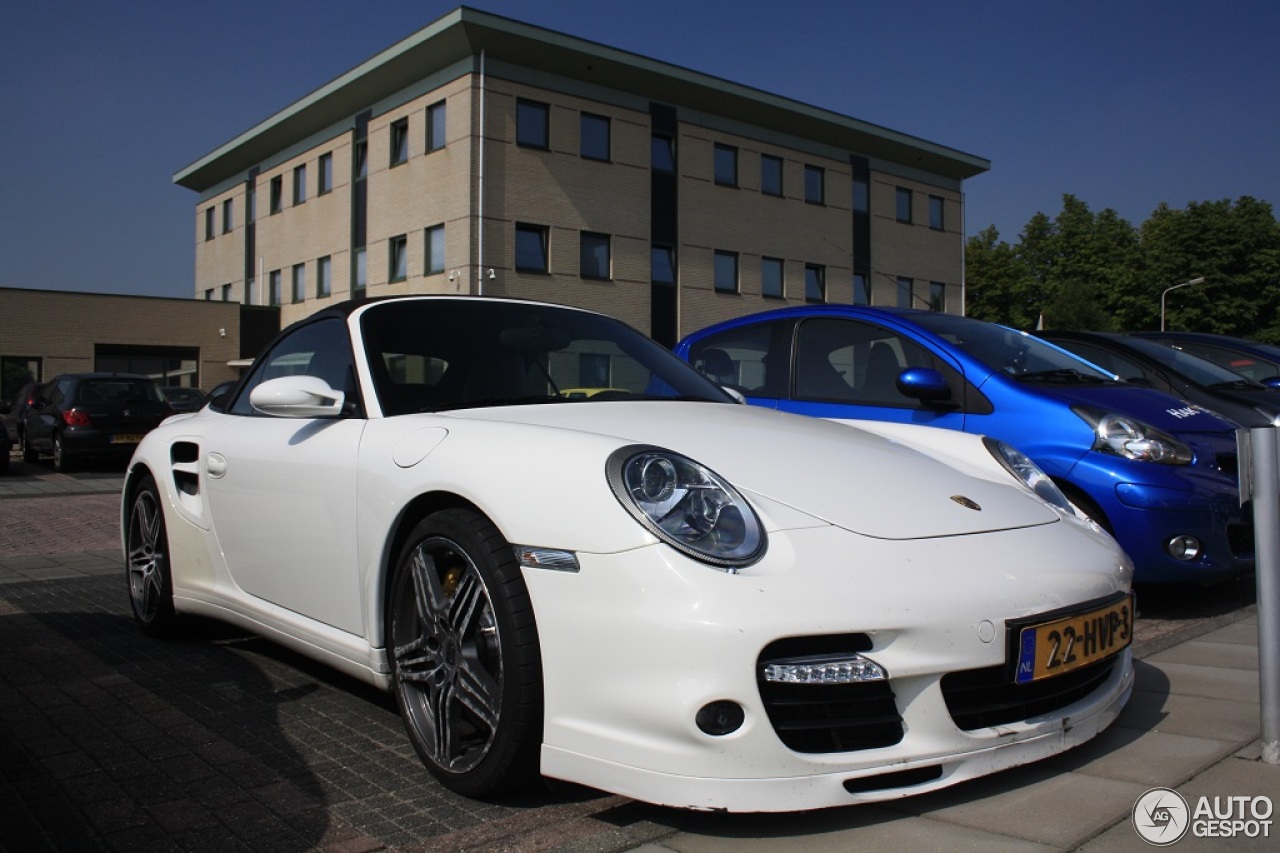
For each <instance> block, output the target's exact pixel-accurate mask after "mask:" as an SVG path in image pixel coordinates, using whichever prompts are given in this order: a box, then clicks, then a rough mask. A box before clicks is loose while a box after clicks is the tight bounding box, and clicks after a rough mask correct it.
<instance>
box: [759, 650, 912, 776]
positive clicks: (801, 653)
mask: <svg viewBox="0 0 1280 853" xmlns="http://www.w3.org/2000/svg"><path fill="white" fill-rule="evenodd" d="M870 649H871V639H870V638H869V637H867V635H865V634H843V635H837V636H821V637H791V638H788V639H786V640H780V641H778V642H776V643H772V644H771V645H769V647H768V648H766V649H765V650H764V653H763V654H761V656H760V660H759V667H758V668H757V672H758V673H760V675H758V676H757V681H758V683H759V687H760V698H761V699H762V700H763V701H764V707H765V711H766V713H767V714H768V715H769V722H770V723H771V724H772V725H773V730H774V732H775V733H776V734H777V735H778V738H779V739H780V740H781V741H782V742H783V744H785V745H786V746H787V747H788V748H790V749H793V750H795V751H796V752H807V753H820V752H853V751H856V750H862V749H876V748H878V747H885V746H893V745H894V744H896V743H899V742H900V741H901V740H902V736H903V728H902V717H901V716H900V715H899V714H898V706H897V703H896V702H895V701H894V698H893V690H892V689H890V687H889V682H888V681H865V682H858V683H854V684H782V683H777V682H772V681H765V679H764V677H763V671H764V667H765V666H766V665H767V664H769V663H773V662H776V661H781V660H788V659H794V658H802V657H809V656H816V655H830V654H853V653H856V652H865V651H869V650H870Z"/></svg>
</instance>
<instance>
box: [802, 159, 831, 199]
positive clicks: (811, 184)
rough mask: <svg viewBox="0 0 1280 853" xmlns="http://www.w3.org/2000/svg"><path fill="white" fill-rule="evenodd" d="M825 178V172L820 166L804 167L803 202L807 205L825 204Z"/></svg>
mask: <svg viewBox="0 0 1280 853" xmlns="http://www.w3.org/2000/svg"><path fill="white" fill-rule="evenodd" d="M825 178H826V170H825V169H823V168H822V167H821V166H805V167H804V200H805V201H807V202H808V203H809V204H826V202H827V193H826V187H825V186H824V185H823V184H824V182H825Z"/></svg>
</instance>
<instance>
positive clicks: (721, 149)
mask: <svg viewBox="0 0 1280 853" xmlns="http://www.w3.org/2000/svg"><path fill="white" fill-rule="evenodd" d="M715 180H716V183H717V184H719V185H720V186H722V187H736V186H737V185H738V149H737V148H734V147H733V146H732V145H720V144H717V145H716V153H715Z"/></svg>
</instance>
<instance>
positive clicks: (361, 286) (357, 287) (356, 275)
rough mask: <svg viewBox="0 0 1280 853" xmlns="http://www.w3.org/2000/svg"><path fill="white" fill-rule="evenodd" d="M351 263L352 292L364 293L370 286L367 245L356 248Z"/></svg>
mask: <svg viewBox="0 0 1280 853" xmlns="http://www.w3.org/2000/svg"><path fill="white" fill-rule="evenodd" d="M352 260H353V263H352V264H351V292H352V293H355V294H362V293H364V292H365V289H366V288H367V287H368V286H369V254H368V252H366V251H365V247H364V246H361V247H360V248H359V249H356V250H355V253H354V257H353V259H352Z"/></svg>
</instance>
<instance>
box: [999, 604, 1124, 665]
mask: <svg viewBox="0 0 1280 853" xmlns="http://www.w3.org/2000/svg"><path fill="white" fill-rule="evenodd" d="M1131 642H1133V596H1132V595H1131V594H1130V595H1126V596H1125V597H1124V598H1121V599H1117V600H1115V601H1113V602H1111V603H1109V604H1105V605H1103V606H1101V607H1096V608H1093V609H1091V610H1086V611H1084V612H1082V613H1073V614H1071V615H1069V616H1062V617H1059V618H1056V619H1052V620H1049V621H1046V622H1039V623H1036V624H1032V625H1027V626H1025V627H1023V628H1022V629H1021V630H1020V631H1019V633H1018V669H1017V672H1016V675H1015V676H1014V680H1015V681H1017V683H1018V684H1029V683H1031V682H1032V681H1039V680H1040V679H1042V678H1052V677H1053V676H1055V675H1062V674H1063V673H1066V672H1071V670H1073V669H1079V668H1080V667H1082V666H1088V665H1089V664H1091V663H1096V662H1097V661H1100V660H1104V659H1105V658H1108V657H1110V656H1111V655H1114V654H1116V653H1117V652H1119V651H1121V650H1122V649H1124V648H1126V647H1127V646H1128V645H1129V644H1130V643H1131Z"/></svg>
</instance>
